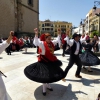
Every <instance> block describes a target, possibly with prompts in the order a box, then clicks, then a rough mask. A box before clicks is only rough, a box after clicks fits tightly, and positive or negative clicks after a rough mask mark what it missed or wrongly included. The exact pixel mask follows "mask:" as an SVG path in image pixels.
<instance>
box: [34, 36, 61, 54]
mask: <svg viewBox="0 0 100 100" xmlns="http://www.w3.org/2000/svg"><path fill="white" fill-rule="evenodd" d="M33 43H34V45H35V46H39V47H40V48H41V49H42V52H41V55H45V47H44V44H43V41H40V39H39V38H38V37H36V36H35V38H34V41H33ZM52 43H53V44H54V45H56V44H57V43H58V44H59V47H60V46H61V40H60V35H59V36H58V37H57V38H56V39H55V40H53V41H52Z"/></svg>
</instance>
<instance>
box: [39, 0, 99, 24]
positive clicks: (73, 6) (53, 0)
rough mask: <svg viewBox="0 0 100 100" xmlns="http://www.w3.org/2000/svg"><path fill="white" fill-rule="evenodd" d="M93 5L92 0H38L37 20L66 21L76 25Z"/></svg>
mask: <svg viewBox="0 0 100 100" xmlns="http://www.w3.org/2000/svg"><path fill="white" fill-rule="evenodd" d="M98 1H99V0H98ZM93 6H94V0H39V12H40V15H39V20H42V21H44V20H46V19H50V20H51V21H57V20H59V21H68V22H72V23H73V26H78V25H79V23H80V21H81V19H84V18H85V17H86V14H87V13H88V12H89V10H90V9H92V8H93ZM97 7H98V8H100V5H99V6H97Z"/></svg>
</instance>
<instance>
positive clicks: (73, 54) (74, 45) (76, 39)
mask: <svg viewBox="0 0 100 100" xmlns="http://www.w3.org/2000/svg"><path fill="white" fill-rule="evenodd" d="M65 40H66V41H67V44H69V46H70V50H71V51H70V59H69V63H68V66H67V67H66V69H65V77H66V75H67V73H68V71H69V69H70V68H71V67H72V66H73V64H74V63H75V64H76V65H77V70H76V73H75V76H76V77H77V78H82V76H81V75H80V72H81V67H82V64H81V60H80V58H79V53H80V52H81V50H82V45H81V42H80V36H79V35H78V34H76V33H75V34H74V35H73V39H71V40H69V37H66V38H65ZM62 80H63V81H65V79H62Z"/></svg>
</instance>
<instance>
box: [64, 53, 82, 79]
mask: <svg viewBox="0 0 100 100" xmlns="http://www.w3.org/2000/svg"><path fill="white" fill-rule="evenodd" d="M74 63H75V64H76V65H77V70H76V73H75V75H80V72H81V68H82V64H81V60H80V58H79V55H70V59H69V63H68V66H67V67H66V69H65V77H66V75H67V73H68V71H69V69H70V68H71V67H72V66H73V64H74Z"/></svg>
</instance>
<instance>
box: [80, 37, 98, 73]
mask: <svg viewBox="0 0 100 100" xmlns="http://www.w3.org/2000/svg"><path fill="white" fill-rule="evenodd" d="M95 43H96V41H94V42H92V43H91V42H90V39H87V40H86V43H83V44H82V46H83V47H84V48H85V51H84V53H82V54H81V56H80V59H81V62H82V65H84V66H89V67H88V72H92V71H91V69H90V66H94V65H99V64H100V59H99V58H98V57H97V56H96V55H95V54H94V53H93V52H92V48H93V46H94V45H95Z"/></svg>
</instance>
